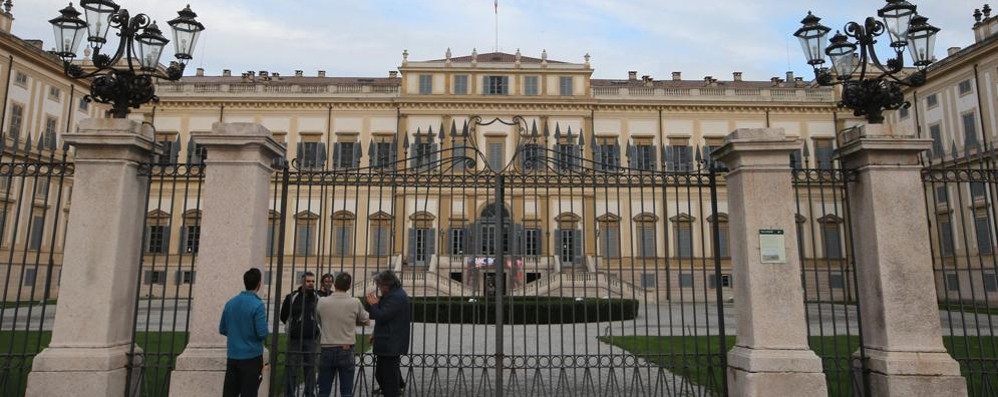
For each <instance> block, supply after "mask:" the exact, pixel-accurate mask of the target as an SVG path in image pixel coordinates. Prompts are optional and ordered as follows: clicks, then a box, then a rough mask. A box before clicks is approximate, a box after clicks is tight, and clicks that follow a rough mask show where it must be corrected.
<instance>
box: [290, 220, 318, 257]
mask: <svg viewBox="0 0 998 397" xmlns="http://www.w3.org/2000/svg"><path fill="white" fill-rule="evenodd" d="M318 224H319V216H318V215H316V214H314V213H312V212H309V211H304V212H299V213H298V215H295V255H298V256H309V255H315V235H316V230H317V229H316V228H317V227H318Z"/></svg>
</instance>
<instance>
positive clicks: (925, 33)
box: [794, 0, 939, 124]
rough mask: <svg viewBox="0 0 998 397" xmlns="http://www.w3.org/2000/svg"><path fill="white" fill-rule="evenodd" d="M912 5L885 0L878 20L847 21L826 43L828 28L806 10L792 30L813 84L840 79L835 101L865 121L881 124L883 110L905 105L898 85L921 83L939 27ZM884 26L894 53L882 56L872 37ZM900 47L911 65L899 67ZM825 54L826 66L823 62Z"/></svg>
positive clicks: (836, 82) (870, 18)
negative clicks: (908, 55) (810, 69)
mask: <svg viewBox="0 0 998 397" xmlns="http://www.w3.org/2000/svg"><path fill="white" fill-rule="evenodd" d="M916 8H917V7H916V6H915V5H914V4H911V3H909V2H907V1H905V0H887V5H885V6H884V7H883V8H881V9H880V10H879V11H878V12H877V15H878V16H879V17H880V18H881V19H882V21H881V20H877V19H876V18H873V17H869V18H866V21H865V22H864V23H863V24H862V25H861V24H859V23H856V22H849V23H848V24H846V25H845V27H844V28H843V31H845V34H842V33H840V32H835V35H834V36H832V38H831V39H830V40H829V45H828V46H827V48H826V47H825V37H826V36H827V35H828V32H830V31H831V29H829V28H828V27H826V26H824V25H822V24H821V23H820V21H821V18H818V17H817V16H815V15H814V14H812V13H811V12H810V11H809V12H808V13H807V16H806V17H804V19H803V20H802V21H801V23H802V24H803V26H801V28H800V29H797V31H796V32H795V33H794V36H796V37H797V38H798V39H800V42H801V46H802V47H803V49H804V56H805V57H806V58H807V63H808V65H811V66H812V67H814V75H815V79H816V81H817V82H818V84H820V85H823V86H832V85H836V84H842V101H841V102H840V103H839V106H841V107H846V108H849V109H852V111H853V114H855V115H856V116H865V117H866V120H867V121H868V122H869V123H870V124H880V123H883V122H884V116H883V112H884V110H895V109H899V108H901V107H908V106H910V104H909V103H908V102H907V101H905V100H904V94H902V93H901V87H902V86H911V87H918V86H921V85H923V84H925V67H926V66H928V65H929V64H931V63H932V61H933V59H932V51H933V47H935V36H936V33H938V32H939V28H937V27H935V26H932V25H929V22H928V18H925V17H923V16H920V15H918V14H917V13H916ZM885 32H886V33H888V36H889V37H890V40H891V45H890V48H891V49H892V50H893V51H894V57H893V58H890V59H887V61H886V62H881V61H880V58H879V57H878V56H877V50H876V44H877V37H878V36H881V35H883V34H884V33H885ZM905 48H907V49H908V50H909V52H910V53H911V57H912V64H913V65H914V66H915V68H916V70H914V71H910V70H909V71H906V70H904V69H905V65H904V51H905ZM857 49H859V56H858V57H857V55H856V50H857ZM826 55H827V56H828V58H829V60H831V64H832V65H831V68H827V67H822V65H823V64H824V63H825V56H826Z"/></svg>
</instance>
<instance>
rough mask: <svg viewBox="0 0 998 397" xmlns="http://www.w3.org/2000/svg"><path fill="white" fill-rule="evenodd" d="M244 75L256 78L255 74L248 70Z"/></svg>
mask: <svg viewBox="0 0 998 397" xmlns="http://www.w3.org/2000/svg"><path fill="white" fill-rule="evenodd" d="M246 75H248V76H249V77H254V76H256V72H254V71H252V70H248V71H246Z"/></svg>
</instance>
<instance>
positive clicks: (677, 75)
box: [672, 72, 683, 81]
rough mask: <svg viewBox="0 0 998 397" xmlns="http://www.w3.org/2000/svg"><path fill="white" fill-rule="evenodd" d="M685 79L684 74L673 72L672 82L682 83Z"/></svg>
mask: <svg viewBox="0 0 998 397" xmlns="http://www.w3.org/2000/svg"><path fill="white" fill-rule="evenodd" d="M682 79H683V73H682V72H672V81H680V80H682Z"/></svg>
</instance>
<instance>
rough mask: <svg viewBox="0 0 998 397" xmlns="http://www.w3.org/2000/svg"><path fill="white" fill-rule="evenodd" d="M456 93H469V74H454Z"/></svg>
mask: <svg viewBox="0 0 998 397" xmlns="http://www.w3.org/2000/svg"><path fill="white" fill-rule="evenodd" d="M454 95H468V75H466V74H459V75H457V76H454Z"/></svg>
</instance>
